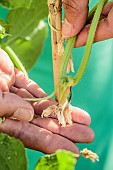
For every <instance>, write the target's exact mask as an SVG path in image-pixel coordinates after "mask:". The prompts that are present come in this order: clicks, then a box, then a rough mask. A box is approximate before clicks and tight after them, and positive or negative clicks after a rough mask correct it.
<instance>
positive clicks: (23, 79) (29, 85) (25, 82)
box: [15, 68, 47, 98]
mask: <svg viewBox="0 0 113 170" xmlns="http://www.w3.org/2000/svg"><path fill="white" fill-rule="evenodd" d="M15 87H17V88H24V89H26V90H27V91H28V92H29V93H30V94H31V95H33V96H34V97H37V98H42V97H46V96H47V94H46V93H45V92H44V91H43V90H42V89H41V88H40V87H39V86H38V85H37V84H36V83H35V82H34V81H32V80H31V79H29V78H28V77H27V76H26V75H25V74H24V73H23V72H22V71H19V70H18V69H16V68H15Z"/></svg>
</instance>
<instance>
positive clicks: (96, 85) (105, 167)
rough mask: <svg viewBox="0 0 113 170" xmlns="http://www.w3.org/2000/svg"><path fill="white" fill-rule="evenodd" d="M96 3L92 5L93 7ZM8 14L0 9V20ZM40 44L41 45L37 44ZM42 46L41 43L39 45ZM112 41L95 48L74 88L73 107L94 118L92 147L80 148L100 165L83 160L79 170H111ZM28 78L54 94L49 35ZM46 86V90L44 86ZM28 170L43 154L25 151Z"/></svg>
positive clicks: (80, 52) (78, 57) (79, 55)
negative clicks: (87, 150) (89, 152)
mask: <svg viewBox="0 0 113 170" xmlns="http://www.w3.org/2000/svg"><path fill="white" fill-rule="evenodd" d="M95 2H97V1H96V0H93V1H90V7H91V6H93V5H94V4H95ZM6 16H7V10H6V9H3V8H0V18H4V19H5V18H6ZM37 43H38V42H37ZM39 43H40V42H39ZM83 52H84V47H81V48H78V49H74V50H73V59H74V67H75V71H76V70H77V69H78V67H79V65H80V62H81V59H82V56H83ZM112 73H113V39H110V40H106V41H103V42H99V43H96V44H94V45H93V48H92V53H91V57H90V61H89V64H88V67H87V70H86V72H85V75H84V77H83V79H82V80H81V82H80V83H79V84H78V85H77V86H75V87H74V88H73V99H72V105H74V106H76V107H80V108H82V109H84V110H86V111H87V112H88V113H89V114H90V115H91V118H92V123H91V128H92V129H93V130H94V132H95V140H94V142H93V143H92V144H77V145H78V146H79V148H80V149H83V148H84V147H87V148H88V149H91V150H92V151H94V152H96V153H97V154H98V155H99V157H100V161H99V162H96V163H94V164H93V163H92V162H91V161H90V160H84V158H80V159H79V161H78V163H77V167H76V170H90V169H91V170H112V169H113V161H112V157H113V154H112V151H113V106H112V103H113V78H112V77H113V75H112ZM29 76H30V78H31V79H33V80H34V81H35V82H37V83H38V84H39V85H40V86H41V87H42V88H43V89H44V91H45V92H47V93H48V94H50V93H51V92H52V90H53V74H52V60H51V42H50V32H49V30H48V37H47V39H46V41H45V44H44V47H43V52H42V54H41V55H40V58H39V59H38V61H37V62H36V64H35V65H34V67H33V68H32V69H31V70H30V71H29ZM45 85H46V86H45ZM26 152H27V156H28V162H29V170H33V169H34V166H35V164H36V162H37V160H38V159H39V158H40V156H42V155H43V153H40V152H37V151H33V150H30V149H26Z"/></svg>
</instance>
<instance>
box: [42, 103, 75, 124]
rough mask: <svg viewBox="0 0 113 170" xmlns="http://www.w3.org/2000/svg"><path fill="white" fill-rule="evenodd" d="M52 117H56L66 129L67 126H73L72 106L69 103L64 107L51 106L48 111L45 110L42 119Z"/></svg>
mask: <svg viewBox="0 0 113 170" xmlns="http://www.w3.org/2000/svg"><path fill="white" fill-rule="evenodd" d="M50 115H56V116H57V119H58V122H59V124H61V125H62V127H65V126H66V124H72V117H71V110H70V104H69V103H68V102H67V101H66V103H65V104H64V105H63V106H60V105H52V106H49V107H48V108H47V109H45V110H43V112H42V115H41V117H42V118H43V117H49V116H50Z"/></svg>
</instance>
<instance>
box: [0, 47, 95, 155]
mask: <svg viewBox="0 0 113 170" xmlns="http://www.w3.org/2000/svg"><path fill="white" fill-rule="evenodd" d="M0 72H1V74H0V80H1V82H2V83H1V82H0V89H1V90H0V116H1V117H2V116H5V117H6V120H5V121H4V122H3V123H2V124H0V132H4V133H7V134H9V135H10V136H14V137H16V138H19V139H20V140H21V141H23V143H24V145H25V147H28V148H31V149H35V150H38V151H41V152H44V153H53V152H55V151H56V150H57V149H66V150H70V151H72V152H74V153H78V154H79V149H78V148H77V146H76V145H75V144H74V143H73V142H75V143H80V142H82V143H84V142H85V143H90V142H92V141H93V139H94V133H93V131H92V129H91V128H89V127H88V126H89V125H90V122H91V119H90V116H89V114H88V113H86V112H85V111H83V110H82V109H79V108H76V107H72V119H73V124H72V125H67V126H66V127H65V128H63V127H61V126H60V125H59V124H58V120H57V119H56V117H50V118H43V119H42V118H41V116H40V115H41V113H42V111H43V110H44V109H45V108H47V107H48V106H49V105H53V104H56V102H55V101H54V100H52V99H50V100H45V101H40V102H30V103H28V102H27V101H25V100H24V99H23V98H27V97H45V96H47V94H45V93H44V91H43V90H42V89H41V88H40V87H39V86H38V85H37V84H36V83H35V82H33V81H32V80H30V79H29V78H28V77H27V76H25V75H24V74H23V73H22V72H21V71H19V70H17V69H16V68H14V66H13V64H12V62H11V61H10V59H9V57H8V55H7V54H6V53H5V52H4V51H3V50H1V49H0ZM2 80H3V81H2ZM33 116H34V117H33ZM12 117H13V118H17V119H20V120H17V119H12ZM32 118H33V119H32ZM31 119H32V121H30V120H31ZM26 120H27V121H26ZM28 121H30V122H28Z"/></svg>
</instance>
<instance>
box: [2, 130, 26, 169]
mask: <svg viewBox="0 0 113 170" xmlns="http://www.w3.org/2000/svg"><path fill="white" fill-rule="evenodd" d="M15 169H16V170H27V158H26V154H25V149H24V146H23V144H22V143H21V142H20V141H19V140H17V139H15V138H13V137H9V136H8V135H6V134H2V133H1V134H0V170H15Z"/></svg>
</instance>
